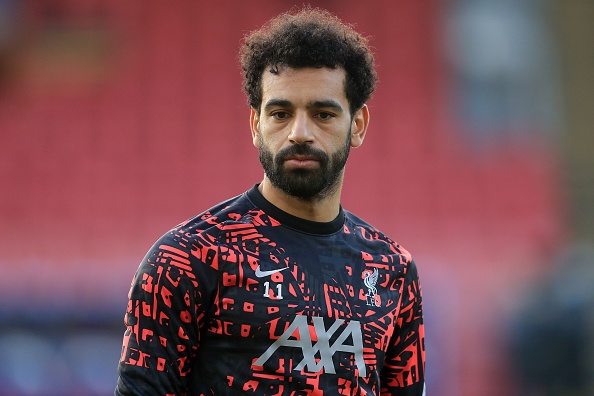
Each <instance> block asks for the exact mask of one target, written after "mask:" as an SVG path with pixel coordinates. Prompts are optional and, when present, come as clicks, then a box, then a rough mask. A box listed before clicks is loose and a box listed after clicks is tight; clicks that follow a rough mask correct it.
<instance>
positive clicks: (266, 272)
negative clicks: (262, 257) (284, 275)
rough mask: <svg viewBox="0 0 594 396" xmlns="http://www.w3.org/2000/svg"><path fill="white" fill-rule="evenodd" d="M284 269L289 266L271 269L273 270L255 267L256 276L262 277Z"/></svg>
mask: <svg viewBox="0 0 594 396" xmlns="http://www.w3.org/2000/svg"><path fill="white" fill-rule="evenodd" d="M286 269H289V267H285V268H278V269H273V270H270V271H262V270H261V269H260V266H258V268H256V277H258V278H263V277H265V276H269V275H272V274H276V273H277V272H281V271H284V270H286Z"/></svg>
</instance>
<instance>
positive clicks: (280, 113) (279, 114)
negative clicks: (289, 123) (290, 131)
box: [271, 111, 289, 121]
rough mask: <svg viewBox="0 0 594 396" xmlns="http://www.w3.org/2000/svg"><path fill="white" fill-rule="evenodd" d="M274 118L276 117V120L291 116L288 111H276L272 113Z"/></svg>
mask: <svg viewBox="0 0 594 396" xmlns="http://www.w3.org/2000/svg"><path fill="white" fill-rule="evenodd" d="M271 116H272V118H274V119H275V120H279V121H280V120H286V119H287V118H289V113H287V112H286V111H276V112H274V113H272V114H271Z"/></svg>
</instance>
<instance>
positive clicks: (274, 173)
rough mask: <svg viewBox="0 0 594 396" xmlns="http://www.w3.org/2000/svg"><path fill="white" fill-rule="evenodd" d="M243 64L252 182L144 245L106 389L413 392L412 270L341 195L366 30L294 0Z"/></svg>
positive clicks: (361, 91) (370, 83) (252, 44)
mask: <svg viewBox="0 0 594 396" xmlns="http://www.w3.org/2000/svg"><path fill="white" fill-rule="evenodd" d="M241 61H242V66H243V70H244V72H245V84H244V88H245V90H246V92H247V95H248V100H249V104H250V106H251V116H250V126H251V131H252V140H253V143H254V145H255V146H256V147H257V148H258V149H259V158H260V161H261V163H262V166H263V168H264V173H265V174H264V179H263V180H262V182H261V183H260V184H257V185H255V186H254V188H252V189H251V190H249V191H247V192H246V193H244V194H242V195H240V196H237V197H235V198H232V199H230V200H228V201H225V202H222V203H220V204H219V205H217V206H215V207H213V208H211V209H209V210H207V211H205V212H203V213H202V214H200V215H198V216H197V217H195V218H193V219H190V220H188V221H186V222H184V223H182V224H181V225H179V226H177V227H175V228H173V229H172V230H171V231H169V232H168V233H167V234H165V235H164V236H163V237H162V238H161V239H160V240H159V241H157V242H156V244H155V245H154V246H153V247H152V249H151V250H150V251H149V252H148V254H147V255H146V257H145V258H144V260H143V262H142V264H141V265H140V268H139V270H138V272H137V274H136V276H135V279H134V281H133V283H132V288H131V290H130V295H129V297H130V302H129V304H128V309H127V314H126V319H125V321H126V326H127V330H126V333H125V336H124V345H123V350H122V356H121V361H120V365H119V374H120V376H119V380H118V384H117V389H116V392H115V394H116V395H163V396H165V395H237V394H244V393H247V394H254V395H307V394H315V395H338V394H342V395H380V394H381V395H421V394H423V388H424V333H423V317H422V306H421V291H420V287H419V282H418V277H417V270H416V267H415V265H414V263H413V261H412V259H411V257H410V255H409V253H408V252H407V251H406V250H404V249H403V248H402V247H401V246H399V245H398V244H396V243H395V242H393V241H392V240H391V239H389V238H388V237H386V236H385V235H383V234H382V233H381V232H379V231H378V230H376V229H374V228H373V227H372V226H371V225H369V224H367V223H365V222H364V221H363V220H361V219H359V218H358V217H356V216H354V215H353V214H351V213H349V212H347V211H346V210H344V209H343V208H342V207H341V205H340V194H341V189H342V183H343V177H344V168H345V163H346V161H347V157H348V154H349V150H350V148H351V147H358V146H360V145H361V144H362V142H363V139H364V137H365V134H366V131H367V126H368V123H369V109H368V108H367V106H366V105H365V102H366V101H367V100H368V99H369V97H370V95H371V93H372V92H373V89H374V85H375V81H376V74H375V71H374V65H373V57H372V55H371V52H370V50H369V48H368V46H367V41H366V40H365V39H364V38H363V37H361V36H360V35H358V34H357V33H356V32H354V31H353V30H352V29H351V28H350V27H349V26H346V25H344V24H343V23H342V22H340V21H339V20H338V19H337V18H336V17H334V16H332V15H331V14H329V13H327V12H325V11H320V10H314V9H310V8H306V9H304V10H302V11H300V12H298V13H296V14H283V15H280V16H278V17H277V18H275V19H273V20H272V21H271V22H269V23H268V24H267V25H265V26H264V27H263V28H261V29H260V30H258V31H255V32H253V33H251V34H250V35H249V36H248V37H247V38H246V43H245V46H244V47H243V49H242V52H241Z"/></svg>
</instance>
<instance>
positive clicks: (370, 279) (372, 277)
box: [363, 268, 379, 307]
mask: <svg viewBox="0 0 594 396" xmlns="http://www.w3.org/2000/svg"><path fill="white" fill-rule="evenodd" d="M364 276H365V278H364V279H363V283H365V287H367V294H366V295H365V297H366V300H367V305H369V306H371V307H379V304H378V302H377V299H376V298H375V294H376V293H377V289H376V287H375V284H376V283H377V278H378V276H379V272H378V271H377V268H374V269H373V272H371V271H365V272H364Z"/></svg>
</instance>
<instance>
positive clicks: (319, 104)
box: [264, 99, 344, 112]
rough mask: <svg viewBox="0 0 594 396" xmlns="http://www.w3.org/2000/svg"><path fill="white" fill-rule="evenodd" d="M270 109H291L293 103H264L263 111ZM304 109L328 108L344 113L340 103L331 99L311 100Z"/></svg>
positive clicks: (277, 100) (271, 100)
mask: <svg viewBox="0 0 594 396" xmlns="http://www.w3.org/2000/svg"><path fill="white" fill-rule="evenodd" d="M271 107H288V108H292V107H294V105H293V103H291V101H289V100H286V99H270V100H269V101H268V102H266V105H264V110H268V109H270V108H271ZM306 108H307V109H320V108H330V109H334V110H335V111H339V112H343V111H344V109H343V108H342V106H341V105H340V103H338V102H337V101H335V100H332V99H326V100H313V101H311V102H309V103H307V105H306Z"/></svg>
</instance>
